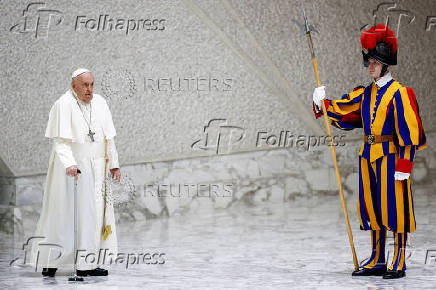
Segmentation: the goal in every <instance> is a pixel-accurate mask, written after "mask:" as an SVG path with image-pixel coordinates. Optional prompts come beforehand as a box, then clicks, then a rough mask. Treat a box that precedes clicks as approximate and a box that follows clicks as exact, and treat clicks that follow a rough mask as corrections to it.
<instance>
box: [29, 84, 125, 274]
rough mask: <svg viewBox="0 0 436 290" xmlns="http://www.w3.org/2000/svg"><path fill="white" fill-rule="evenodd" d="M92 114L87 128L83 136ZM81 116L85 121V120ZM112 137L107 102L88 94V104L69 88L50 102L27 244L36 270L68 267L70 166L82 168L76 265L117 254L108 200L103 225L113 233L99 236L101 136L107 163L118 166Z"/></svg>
mask: <svg viewBox="0 0 436 290" xmlns="http://www.w3.org/2000/svg"><path fill="white" fill-rule="evenodd" d="M90 112H91V122H90V124H91V131H92V132H95V135H94V140H95V142H92V141H91V138H90V137H89V136H88V132H89V127H88V123H89V118H90ZM85 119H86V120H85ZM115 135H116V132H115V128H114V125H113V121H112V115H111V113H110V110H109V107H108V105H107V103H106V100H105V99H104V98H103V97H102V96H100V95H97V94H94V95H93V98H92V100H91V102H90V104H86V103H84V102H82V101H80V100H79V99H78V98H77V96H76V94H75V93H74V91H73V90H68V91H67V92H66V93H65V94H63V95H62V96H61V97H60V98H59V99H58V100H57V101H56V102H55V103H54V105H53V107H52V108H51V110H50V117H49V121H48V124H47V129H46V132H45V136H46V137H48V138H51V139H52V140H53V147H52V151H51V155H50V161H49V166H48V172H47V179H46V185H45V189H44V197H43V204H42V211H41V215H40V218H39V221H38V224H37V228H36V232H35V236H40V237H43V238H35V240H34V243H33V245H32V255H31V259H30V264H31V265H33V266H35V265H36V266H37V267H38V269H41V268H61V269H62V268H68V269H72V267H73V261H74V260H73V257H74V255H73V251H74V250H73V243H74V199H73V198H74V178H73V177H70V176H68V175H67V174H66V168H67V167H70V166H72V165H77V167H78V168H79V169H80V171H81V172H82V173H81V174H80V175H79V179H78V182H77V205H78V218H77V221H78V244H77V249H78V252H77V269H79V270H92V269H95V268H97V267H98V266H99V265H101V264H103V263H104V262H106V263H108V258H109V257H111V256H112V257H115V258H116V255H117V237H116V227H115V218H114V209H113V205H112V203H108V204H107V205H106V224H107V225H111V228H112V234H110V235H109V236H108V238H107V239H106V240H103V235H102V227H103V208H104V191H103V190H102V188H103V182H104V171H105V159H104V156H105V155H104V147H105V146H104V139H105V138H106V139H107V141H108V142H107V143H108V146H107V150H108V157H109V166H108V169H111V168H119V164H118V153H117V150H116V148H115V143H114V136H115Z"/></svg>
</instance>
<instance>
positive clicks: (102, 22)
mask: <svg viewBox="0 0 436 290" xmlns="http://www.w3.org/2000/svg"><path fill="white" fill-rule="evenodd" d="M165 21H166V20H165V19H157V18H155V19H150V18H147V19H127V18H125V17H119V18H117V17H111V16H110V15H108V14H104V15H103V14H100V15H99V16H98V17H88V16H86V15H79V16H77V17H76V21H75V25H74V30H75V31H84V30H85V31H123V32H124V33H125V34H126V35H128V34H129V33H130V32H133V31H161V30H165Z"/></svg>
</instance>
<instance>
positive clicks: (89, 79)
mask: <svg viewBox="0 0 436 290" xmlns="http://www.w3.org/2000/svg"><path fill="white" fill-rule="evenodd" d="M71 87H72V88H73V90H74V91H75V92H76V94H77V97H78V98H79V99H80V100H82V101H83V102H85V103H89V102H91V100H92V91H93V89H94V76H93V75H92V73H90V72H86V73H83V74H81V75H79V76H77V77H76V78H75V79H74V80H73V82H72V83H71Z"/></svg>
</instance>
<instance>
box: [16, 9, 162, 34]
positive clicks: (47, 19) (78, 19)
mask: <svg viewBox="0 0 436 290" xmlns="http://www.w3.org/2000/svg"><path fill="white" fill-rule="evenodd" d="M64 15H67V14H66V13H64V12H62V11H60V10H57V9H50V8H48V7H47V5H46V3H45V2H31V3H29V4H28V5H27V6H26V7H25V8H24V9H23V11H22V15H21V19H20V20H19V21H18V23H15V24H14V25H13V26H12V27H11V28H10V29H9V31H10V32H13V33H17V34H29V35H32V36H33V37H34V38H35V39H38V38H47V37H48V34H49V30H50V28H52V27H54V26H59V25H60V24H61V23H62V24H63V25H64V26H65V23H71V26H72V27H71V29H72V30H73V31H77V32H118V33H123V34H125V35H129V34H131V33H133V32H139V31H142V32H147V31H150V32H152V31H164V30H165V29H166V26H165V25H166V21H167V20H166V19H163V18H158V17H144V18H140V19H136V18H130V17H118V16H117V17H113V16H111V15H109V14H105V13H101V14H98V15H97V16H89V15H76V16H73V19H71V21H68V22H67V21H64V18H65V17H64Z"/></svg>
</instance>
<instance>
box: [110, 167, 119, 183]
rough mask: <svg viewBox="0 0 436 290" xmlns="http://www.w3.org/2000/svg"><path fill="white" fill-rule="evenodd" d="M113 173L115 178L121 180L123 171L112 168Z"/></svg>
mask: <svg viewBox="0 0 436 290" xmlns="http://www.w3.org/2000/svg"><path fill="white" fill-rule="evenodd" d="M111 175H112V178H113V179H116V180H117V181H118V182H120V180H121V172H120V169H119V168H112V169H111Z"/></svg>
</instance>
